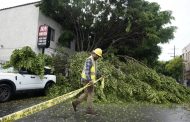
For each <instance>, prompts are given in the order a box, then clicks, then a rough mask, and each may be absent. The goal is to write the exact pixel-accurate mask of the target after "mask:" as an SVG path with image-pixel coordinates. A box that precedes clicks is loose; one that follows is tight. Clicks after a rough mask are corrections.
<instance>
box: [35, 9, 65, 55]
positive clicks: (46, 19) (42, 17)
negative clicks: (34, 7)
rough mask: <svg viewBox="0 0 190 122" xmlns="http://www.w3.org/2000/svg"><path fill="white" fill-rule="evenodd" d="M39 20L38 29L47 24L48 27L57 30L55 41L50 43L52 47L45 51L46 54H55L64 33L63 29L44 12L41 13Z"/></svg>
mask: <svg viewBox="0 0 190 122" xmlns="http://www.w3.org/2000/svg"><path fill="white" fill-rule="evenodd" d="M38 20H39V21H38V27H39V26H40V25H44V24H46V25H48V26H50V27H51V28H53V29H54V30H55V40H54V41H51V42H50V47H49V48H47V49H45V53H46V54H50V53H53V51H54V49H55V47H56V45H57V42H58V39H59V37H60V35H61V33H62V28H61V26H60V25H59V24H58V23H57V22H55V21H54V20H53V19H51V18H49V17H47V16H45V15H44V14H43V13H42V12H39V19H38ZM36 43H37V42H36ZM38 50H39V49H38ZM40 52H41V50H40Z"/></svg>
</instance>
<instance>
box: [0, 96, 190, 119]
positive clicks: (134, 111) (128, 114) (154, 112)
mask: <svg viewBox="0 0 190 122" xmlns="http://www.w3.org/2000/svg"><path fill="white" fill-rule="evenodd" d="M46 99H47V98H45V97H42V96H38V97H32V98H21V99H19V98H17V99H15V100H12V101H10V102H6V103H0V117H2V116H5V115H7V114H10V113H12V112H16V111H18V110H21V109H24V108H26V107H30V106H32V105H35V104H37V103H40V102H42V101H45V100H46ZM95 109H96V112H97V113H98V115H96V116H93V115H86V114H85V105H84V104H82V105H81V106H79V111H77V112H74V111H73V109H72V106H71V104H70V101H67V102H65V103H61V104H59V105H56V106H54V107H52V108H49V109H46V110H44V111H41V112H38V113H36V114H33V115H30V116H28V117H25V118H22V119H20V120H17V121H16V122H189V121H190V111H188V110H187V109H186V108H184V107H181V106H179V105H178V106H176V105H171V106H170V107H168V106H167V107H166V106H161V105H150V104H139V103H135V104H132V103H130V104H113V103H112V104H95Z"/></svg>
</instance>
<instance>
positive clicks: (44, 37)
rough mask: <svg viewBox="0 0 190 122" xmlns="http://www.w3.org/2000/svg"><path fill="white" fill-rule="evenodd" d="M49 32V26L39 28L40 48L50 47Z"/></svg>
mask: <svg viewBox="0 0 190 122" xmlns="http://www.w3.org/2000/svg"><path fill="white" fill-rule="evenodd" d="M48 30H49V27H48V26H47V25H41V26H40V27H39V33H38V47H42V48H44V47H49V44H48Z"/></svg>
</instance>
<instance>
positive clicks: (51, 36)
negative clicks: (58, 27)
mask: <svg viewBox="0 0 190 122" xmlns="http://www.w3.org/2000/svg"><path fill="white" fill-rule="evenodd" d="M50 40H51V41H55V30H54V29H53V28H51V35H50Z"/></svg>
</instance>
